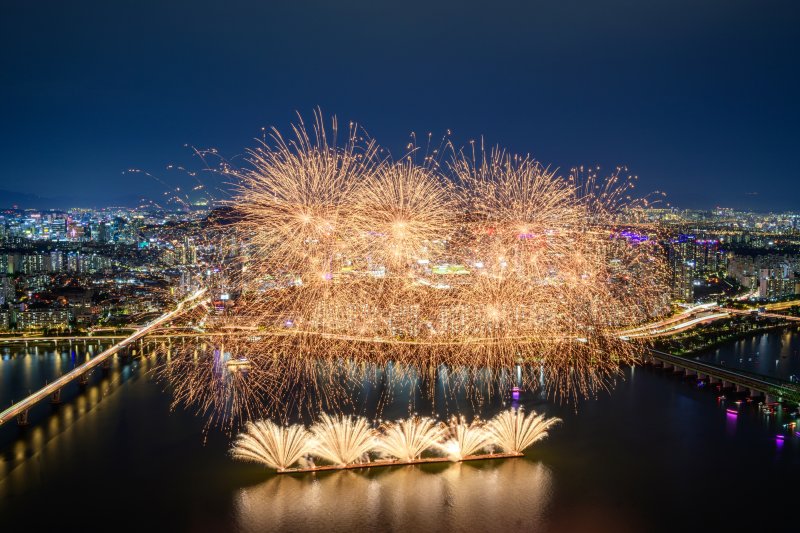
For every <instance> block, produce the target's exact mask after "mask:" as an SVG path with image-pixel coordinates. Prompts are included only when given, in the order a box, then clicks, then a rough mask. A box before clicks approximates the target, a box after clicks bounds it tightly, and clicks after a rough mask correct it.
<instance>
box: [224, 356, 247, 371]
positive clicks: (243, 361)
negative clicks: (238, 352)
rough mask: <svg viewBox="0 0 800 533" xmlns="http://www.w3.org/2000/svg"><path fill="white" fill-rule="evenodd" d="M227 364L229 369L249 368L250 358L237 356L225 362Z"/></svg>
mask: <svg viewBox="0 0 800 533" xmlns="http://www.w3.org/2000/svg"><path fill="white" fill-rule="evenodd" d="M225 366H227V367H228V369H229V370H231V371H234V370H247V369H248V368H250V360H249V359H248V358H247V357H237V358H236V359H229V360H228V361H226V362H225Z"/></svg>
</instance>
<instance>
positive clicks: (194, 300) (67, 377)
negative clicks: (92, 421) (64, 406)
mask: <svg viewBox="0 0 800 533" xmlns="http://www.w3.org/2000/svg"><path fill="white" fill-rule="evenodd" d="M205 292H206V290H205V289H201V290H199V291H197V292H195V293H194V294H192V295H190V296H188V297H187V298H185V299H184V300H182V301H181V302H180V303H178V305H177V306H176V307H175V309H173V310H172V311H169V312H168V313H164V314H163V315H161V316H160V317H158V318H157V319H156V320H153V321H152V322H150V323H149V324H146V325H144V326H143V327H141V328H139V329H137V330H136V331H135V332H134V333H133V334H132V335H130V336H128V337H125V338H124V340H122V341H121V342H119V343H117V344H115V345H114V346H112V347H110V348H109V349H107V350H104V351H103V352H101V353H99V354H97V355H96V356H95V357H93V358H92V359H90V360H89V361H87V362H85V363H83V364H82V365H80V366H77V367H75V368H74V369H72V370H71V371H69V372H67V373H66V374H64V375H63V376H61V377H60V378H58V379H56V380H55V381H53V382H51V383H49V384H47V385H46V386H44V387H42V388H41V389H39V390H38V391H36V392H35V393H33V394H31V395H30V396H28V397H27V398H25V399H23V400H22V401H19V402H17V403H15V404H13V405H12V406H11V407H9V408H8V409H6V410H4V411H2V412H0V426H2V425H3V424H5V423H6V422H8V421H9V420H13V419H17V421H18V422H19V423H23V424H24V423H27V417H28V410H29V409H30V408H31V407H33V406H34V405H36V404H37V403H39V402H40V401H42V400H44V399H45V398H48V397H58V396H57V395H59V394H60V391H61V388H62V387H64V385H67V384H68V383H71V382H72V381H74V380H76V379H79V378H81V377H82V376H86V375H88V374H87V373H88V372H89V371H90V370H92V369H93V368H95V367H96V366H99V365H100V364H102V363H103V362H104V361H105V360H107V359H108V358H109V357H111V356H112V355H114V354H115V353H117V352H119V351H120V350H122V349H124V348H126V347H127V346H129V345H130V344H133V343H134V342H136V341H137V340H139V339H140V338H142V337H144V336H145V335H147V334H148V333H150V332H151V331H153V330H154V329H156V328H158V327H159V326H161V325H162V324H164V323H165V322H169V321H170V320H172V319H173V318H175V317H177V316H179V315H181V314H183V313H185V312H186V311H189V310H192V309H194V308H195V307H197V306H198V305H201V304H203V303H205V301H206V300H204V299H203V296H204V295H205Z"/></svg>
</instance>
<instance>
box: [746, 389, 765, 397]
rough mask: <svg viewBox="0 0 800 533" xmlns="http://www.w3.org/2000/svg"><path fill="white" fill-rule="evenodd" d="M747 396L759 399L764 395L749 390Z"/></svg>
mask: <svg viewBox="0 0 800 533" xmlns="http://www.w3.org/2000/svg"><path fill="white" fill-rule="evenodd" d="M747 395H748V396H750V397H751V398H758V397H759V396H762V395H763V393H762V392H761V391H758V390H755V389H749V390H748V391H747Z"/></svg>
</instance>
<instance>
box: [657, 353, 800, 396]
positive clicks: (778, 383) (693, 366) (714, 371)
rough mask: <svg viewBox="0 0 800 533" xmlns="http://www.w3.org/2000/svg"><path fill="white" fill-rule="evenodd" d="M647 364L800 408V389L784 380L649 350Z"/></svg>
mask: <svg viewBox="0 0 800 533" xmlns="http://www.w3.org/2000/svg"><path fill="white" fill-rule="evenodd" d="M644 360H645V362H652V363H660V364H661V365H662V366H663V367H664V368H667V369H670V368H671V369H673V370H674V371H678V372H681V371H682V372H683V373H684V375H685V376H697V378H698V379H707V380H708V381H709V383H721V384H722V386H723V387H735V388H736V391H737V392H743V391H744V392H747V393H748V394H749V395H750V396H761V395H763V396H764V397H765V400H766V401H767V403H771V402H774V401H776V400H778V401H785V402H789V403H792V404H794V405H800V385H798V384H796V383H792V382H790V381H786V380H784V379H779V378H773V377H770V376H763V375H761V374H755V373H753V372H748V371H746V370H739V369H734V368H723V367H721V366H717V365H712V364H708V363H703V362H701V361H697V360H695V359H688V358H686V357H680V356H677V355H672V354H669V353H666V352H661V351H658V350H648V352H647V353H646V354H645V356H644Z"/></svg>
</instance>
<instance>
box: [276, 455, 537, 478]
mask: <svg viewBox="0 0 800 533" xmlns="http://www.w3.org/2000/svg"><path fill="white" fill-rule="evenodd" d="M524 456H525V454H524V453H487V454H483V455H468V456H467V457H464V458H463V459H461V460H460V461H451V460H450V459H448V458H447V457H422V458H420V459H414V460H413V461H395V460H391V459H382V460H378V461H370V462H368V463H353V464H349V465H324V466H312V467H308V468H287V469H285V470H278V471H277V472H278V474H305V473H308V472H327V471H330V470H354V469H357V468H377V467H382V466H407V465H422V464H430V463H462V462H464V461H486V460H490V459H513V458H515V457H524Z"/></svg>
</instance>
